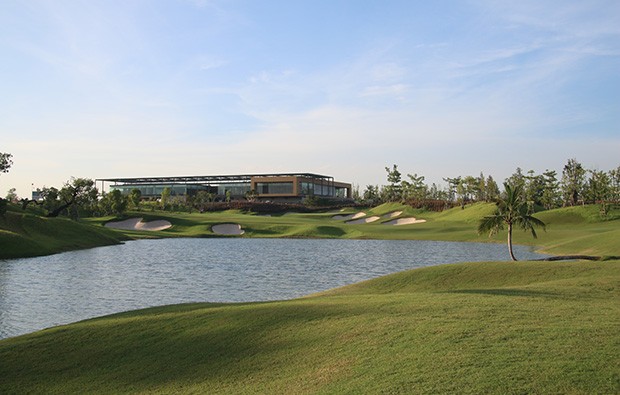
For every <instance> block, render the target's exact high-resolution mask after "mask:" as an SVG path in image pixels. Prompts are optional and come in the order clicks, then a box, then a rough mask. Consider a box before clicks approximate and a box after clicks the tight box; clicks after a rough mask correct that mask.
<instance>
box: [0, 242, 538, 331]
mask: <svg viewBox="0 0 620 395" xmlns="http://www.w3.org/2000/svg"><path fill="white" fill-rule="evenodd" d="M515 248H516V250H515V254H517V256H518V257H519V258H521V259H530V258H535V257H536V255H537V254H536V253H534V252H532V251H530V250H529V249H528V248H527V247H522V246H515ZM507 256H508V253H507V248H506V246H504V245H501V244H477V243H453V242H434V241H414V240H307V239H163V240H137V241H132V242H129V243H127V244H124V245H117V246H109V247H100V248H94V249H89V250H82V251H72V252H67V253H62V254H57V255H51V256H46V257H39V258H28V259H14V260H4V261H1V260H0V338H5V337H9V336H16V335H19V334H24V333H28V332H32V331H36V330H39V329H43V328H46V327H51V326H55V325H60V324H66V323H70V322H74V321H78V320H82V319H86V318H91V317H96V316H100V315H105V314H111V313H116V312H119V311H126V310H133V309H138V308H144V307H150V306H157V305H164V304H174V303H186V302H246V301H258V300H278V299H289V298H295V297H299V296H303V295H307V294H310V293H314V292H319V291H324V290H327V289H331V288H335V287H339V286H342V285H347V284H351V283H354V282H357V281H362V280H366V279H369V278H373V277H378V276H381V275H385V274H389V273H395V272H399V271H403V270H408V269H413V268H417V267H423V266H432V265H437V264H441V263H446V262H466V261H486V260H506V258H507Z"/></svg>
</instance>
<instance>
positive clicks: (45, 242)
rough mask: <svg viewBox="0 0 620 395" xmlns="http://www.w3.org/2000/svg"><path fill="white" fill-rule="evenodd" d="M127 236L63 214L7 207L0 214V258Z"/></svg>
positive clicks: (95, 244)
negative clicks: (48, 214)
mask: <svg viewBox="0 0 620 395" xmlns="http://www.w3.org/2000/svg"><path fill="white" fill-rule="evenodd" d="M126 239H127V237H126V236H124V235H122V234H119V233H117V232H112V231H109V230H107V229H104V228H101V227H94V226H91V225H88V224H82V223H77V222H73V221H71V220H69V219H65V218H45V217H41V216H38V215H35V214H30V213H22V212H19V211H8V212H6V213H5V215H4V216H0V259H6V258H21V257H30V256H38V255H48V254H55V253H58V252H62V251H68V250H76V249H82V248H92V247H98V246H102V245H110V244H118V243H119V242H120V241H121V240H126Z"/></svg>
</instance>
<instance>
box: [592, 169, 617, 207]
mask: <svg viewBox="0 0 620 395" xmlns="http://www.w3.org/2000/svg"><path fill="white" fill-rule="evenodd" d="M590 174H591V176H590V179H589V180H588V185H587V196H588V199H589V200H591V201H592V203H594V204H596V203H600V204H601V211H602V213H603V216H605V217H606V216H607V203H608V201H609V200H610V198H611V185H610V180H609V176H608V175H607V173H606V172H604V171H599V170H590Z"/></svg>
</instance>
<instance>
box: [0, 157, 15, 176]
mask: <svg viewBox="0 0 620 395" xmlns="http://www.w3.org/2000/svg"><path fill="white" fill-rule="evenodd" d="M12 157H13V155H11V154H8V153H5V152H0V173H8V172H9V169H10V168H11V166H13V161H12V160H11V158H12Z"/></svg>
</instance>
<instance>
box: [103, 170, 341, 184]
mask: <svg viewBox="0 0 620 395" xmlns="http://www.w3.org/2000/svg"><path fill="white" fill-rule="evenodd" d="M258 177H305V178H319V179H324V180H325V179H326V180H332V181H333V179H334V177H331V176H325V175H321V174H314V173H271V174H237V175H220V176H181V177H137V178H98V179H96V180H95V181H104V182H114V183H123V184H132V185H141V184H198V183H219V184H226V183H228V184H230V183H235V182H250V181H251V180H252V178H258Z"/></svg>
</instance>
